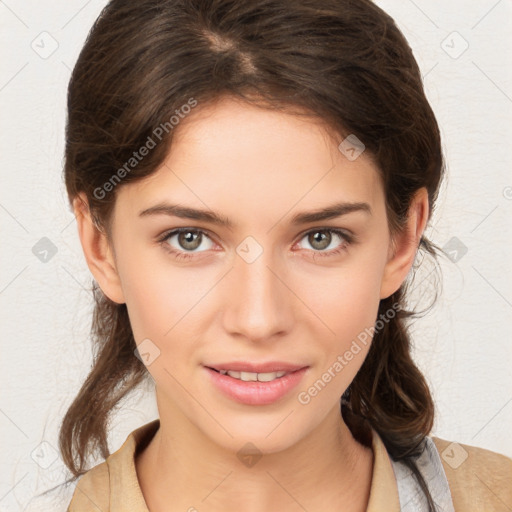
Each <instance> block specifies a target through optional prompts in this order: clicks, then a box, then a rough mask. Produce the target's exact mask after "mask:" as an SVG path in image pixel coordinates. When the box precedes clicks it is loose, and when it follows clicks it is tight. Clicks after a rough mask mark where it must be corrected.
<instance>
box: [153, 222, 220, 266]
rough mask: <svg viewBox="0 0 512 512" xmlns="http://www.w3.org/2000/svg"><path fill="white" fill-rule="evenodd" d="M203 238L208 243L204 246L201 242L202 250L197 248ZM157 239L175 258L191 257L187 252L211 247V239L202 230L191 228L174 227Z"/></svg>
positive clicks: (205, 249)
mask: <svg viewBox="0 0 512 512" xmlns="http://www.w3.org/2000/svg"><path fill="white" fill-rule="evenodd" d="M205 240H208V241H209V243H208V244H206V247H204V244H203V250H198V249H199V247H201V244H202V243H203V242H204V241H205ZM158 241H159V242H160V243H161V244H162V245H163V246H164V248H165V249H166V250H168V251H170V252H171V253H173V254H174V255H175V256H176V257H177V258H184V259H186V258H190V257H191V255H190V254H187V253H196V252H205V251H207V250H209V249H211V248H212V247H213V242H212V240H211V239H210V237H209V236H208V235H207V234H206V233H205V232H204V231H202V230H200V229H192V228H180V229H175V230H174V231H171V232H168V233H165V234H164V235H163V236H162V237H161V238H160V239H159V240H158ZM173 242H174V243H173Z"/></svg>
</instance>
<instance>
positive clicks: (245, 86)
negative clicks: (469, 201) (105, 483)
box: [60, 0, 444, 509]
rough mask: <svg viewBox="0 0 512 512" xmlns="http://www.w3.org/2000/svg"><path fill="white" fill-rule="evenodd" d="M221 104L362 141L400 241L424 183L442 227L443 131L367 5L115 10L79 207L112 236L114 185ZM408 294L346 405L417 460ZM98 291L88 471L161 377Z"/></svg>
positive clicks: (316, 1) (97, 72)
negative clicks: (193, 112)
mask: <svg viewBox="0 0 512 512" xmlns="http://www.w3.org/2000/svg"><path fill="white" fill-rule="evenodd" d="M222 95H232V96H235V97H238V98H241V99H243V100H245V101H247V102H250V103H251V104H258V105H260V106H261V107H262V108H270V109H279V110H282V111H284V112H293V111H296V112H294V113H297V114H300V113H301V112H307V113H310V114H311V115H315V116H318V117H319V118H320V119H322V120H324V121H325V123H326V125H327V126H329V127H330V128H331V129H332V133H335V134H336V135H337V136H338V139H337V140H338V143H339V142H341V140H342V138H343V137H345V136H347V135H348V134H355V135H356V136H357V137H358V138H359V139H360V140H361V141H363V143H364V144H365V146H366V151H367V152H368V154H370V155H371V156H373V158H374V159H375V161H376V162H377V164H378V167H379V169H380V171H381V174H382V182H383V186H384V191H385V199H386V209H387V216H388V223H389V229H390V233H391V234H392V235H393V234H396V233H398V232H399V231H400V229H401V228H402V227H403V225H404V223H405V221H406V218H407V212H408V208H409V205H410V203H411V199H412V197H413V195H414V193H415V192H416V191H417V190H418V189H420V188H421V187H426V189H427V191H428V198H429V205H430V212H429V219H430V216H431V213H432V209H433V206H434V203H435V201H436V198H437V194H438V189H439V185H440V182H441V179H442V176H443V173H444V160H443V155H442V150H441V141H440V133H439V129H438V125H437V122H436V119H435V116H434V114H433V112H432V109H431V107H430V105H429V103H428V101H427V99H426V97H425V93H424V90H423V85H422V79H421V74H420V71H419V69H418V65H417V63H416V61H415V59H414V57H413V54H412V51H411V48H410V47H409V45H408V43H407V41H406V39H405V38H404V36H403V35H402V33H401V32H400V30H399V29H398V28H397V26H396V24H395V23H394V21H393V19H392V18H391V17H390V16H388V15H387V14H386V13H385V12H383V11H382V10H381V9H380V8H379V7H377V6H376V5H374V4H373V3H372V2H370V1H369V0H343V1H342V0H294V1H293V2H290V1H285V0H251V1H247V2H242V1H238V0H211V1H204V0H139V1H137V2H128V1H122V0H112V1H111V2H109V4H108V5H107V6H106V7H105V8H104V9H103V11H102V12H101V14H100V16H99V17H98V19H97V20H96V22H95V23H94V26H93V27H92V29H91V31H90V33H89V35H88V37H87V40H86V42H85V45H84V47H83V49H82V51H81V53H80V56H79V58H78V61H77V63H76V65H75V68H74V70H73V73H72V76H71V80H70V83H69V90H68V120H67V126H66V150H65V168H64V175H65V183H66V187H67V192H68V195H69V199H70V200H71V201H72V200H73V199H74V198H75V197H76V196H77V194H78V193H79V192H84V193H85V195H86V197H87V200H88V204H89V208H90V211H91V213H92V215H93V216H94V219H95V220H96V222H97V226H98V229H104V230H105V232H106V233H107V234H109V233H110V221H111V213H112V209H113V206H114V202H115V194H116V190H117V188H116V187H115V186H109V187H107V186H106V184H107V183H111V184H112V183H113V181H112V180H113V178H114V174H116V172H117V177H118V178H121V177H122V179H119V180H117V178H116V180H117V181H116V182H115V183H114V184H113V185H117V187H121V186H123V185H125V184H128V183H130V182H134V181H136V180H140V179H142V178H144V177H147V176H149V175H150V174H151V173H153V172H154V171H155V170H156V169H157V167H158V166H159V165H160V164H161V163H162V162H163V160H164V159H165V157H166V155H167V154H168V151H169V149H170V147H171V145H172V144H171V143H172V139H173V133H174V132H173V129H174V125H173V123H172V122H170V121H169V120H170V119H171V116H173V115H175V114H180V113H184V112H186V109H185V108H184V105H187V104H188V105H192V104H193V102H196V104H199V105H206V104H208V103H211V102H214V101H215V100H216V99H218V98H220V97H221V96H222ZM191 100H192V101H191ZM179 117H180V118H181V117H183V116H181V115H179ZM176 119H177V117H176ZM159 127H160V129H159V131H158V128H159ZM162 127H163V128H162ZM155 133H158V134H159V137H156V136H155ZM149 138H151V139H152V140H154V139H156V138H158V139H159V140H158V141H156V142H157V143H156V144H155V146H154V147H153V148H152V149H151V150H150V151H149V153H148V154H147V156H145V157H144V158H143V159H140V161H139V160H137V162H133V161H131V160H130V159H131V158H132V156H133V152H134V150H137V149H138V148H140V147H142V146H143V145H145V144H147V143H148V140H149ZM127 162H131V164H130V165H129V166H127V165H126V164H127ZM132 164H133V165H132ZM121 169H124V170H125V172H120V170H121ZM118 182H119V183H118ZM107 189H108V193H107ZM419 249H422V250H425V251H426V252H427V253H428V254H430V255H431V256H433V257H434V260H435V257H436V252H437V250H438V248H437V247H436V246H435V245H434V244H432V243H431V242H429V241H428V240H427V239H426V238H425V236H423V237H422V238H421V242H420V247H419ZM408 285H409V283H407V282H405V283H404V284H403V285H402V287H401V288H400V289H399V290H398V291H397V292H396V293H394V294H393V295H391V296H390V297H388V298H387V299H384V300H382V301H381V303H380V306H379V315H381V314H385V313H386V311H389V310H390V309H391V308H392V307H393V304H398V305H399V306H400V307H399V308H398V311H396V315H395V316H394V317H393V318H392V319H390V320H389V321H387V322H386V323H385V325H384V328H383V329H381V330H378V331H376V333H375V335H374V338H373V342H372V345H371V348H370V351H369V353H368V355H367V357H366V359H365V361H364V363H363V365H362V367H361V369H360V371H359V372H358V374H357V375H356V377H355V379H354V380H353V382H352V383H351V385H350V387H349V389H348V390H347V391H346V393H345V394H344V397H343V401H342V403H343V404H344V407H343V410H342V413H343V415H344V417H345V418H346V419H347V422H348V424H349V426H352V427H351V428H352V429H353V430H354V435H359V436H362V434H361V430H360V428H359V427H356V425H359V423H357V418H359V421H363V422H364V423H366V424H367V425H371V427H372V428H374V429H375V430H376V431H377V432H378V433H379V435H380V436H381V438H382V439H383V441H384V443H385V445H386V448H387V449H388V451H389V452H390V454H391V455H392V456H393V457H394V458H395V459H400V460H403V461H404V462H406V463H407V461H408V460H410V457H411V456H412V455H414V454H415V453H418V450H419V449H420V448H421V445H422V441H423V439H424V437H425V436H426V435H427V434H428V433H429V432H430V430H431V428H432V425H433V417H434V405H433V401H432V398H431V395H430V392H429V389H428V386H427V384H426V381H425V379H424V377H423V375H422V374H421V373H420V371H419V370H418V368H417V367H416V365H415V364H414V362H413V360H412V358H411V355H410V338H409V335H408V332H407V328H406V324H405V320H406V318H407V317H410V316H413V315H415V314H416V313H414V312H412V311H407V310H406V309H405V307H404V299H405V297H406V288H407V286H408ZM93 290H94V296H95V300H96V304H95V311H94V317H93V323H92V335H93V338H94V343H95V347H96V352H95V357H94V366H93V368H92V370H91V372H90V374H89V376H88V377H87V380H86V381H85V383H84V385H83V387H82V388H81V390H80V392H79V394H78V396H77V397H76V399H75V401H74V402H73V403H72V405H71V407H70V408H69V410H68V412H67V414H66V416H65V418H64V420H63V423H62V427H61V431H60V448H61V451H62V455H63V459H64V461H65V463H66V464H67V466H68V467H69V468H70V470H71V472H72V473H73V474H74V475H75V476H78V475H80V474H82V473H84V472H85V470H86V467H87V461H88V458H89V457H90V456H91V455H92V454H94V453H97V452H99V453H101V455H102V456H103V457H107V456H108V454H109V450H108V444H107V432H106V430H107V425H108V419H109V415H110V413H111V411H112V410H113V408H114V407H115V406H116V405H118V404H119V402H120V400H121V399H122V398H123V397H125V396H126V395H127V394H128V393H129V392H130V391H131V390H133V389H134V388H135V387H136V386H137V385H138V384H139V383H141V381H142V380H143V379H144V378H145V376H146V375H147V372H146V369H145V367H144V365H143V364H142V363H141V362H140V361H139V359H137V358H136V357H134V349H135V341H134V338H133V334H132V331H131V328H130V324H129V319H128V314H127V309H126V305H125V304H116V303H114V302H112V301H111V300H109V299H108V298H107V297H105V296H104V295H103V294H102V292H101V290H99V289H98V287H97V285H96V284H95V283H94V281H93ZM413 470H414V468H413ZM415 474H416V475H417V477H418V479H419V480H420V483H421V485H422V486H423V488H424V489H425V486H424V482H423V480H422V478H421V475H419V473H418V472H417V471H415ZM427 496H428V499H429V503H430V506H431V507H432V509H433V502H432V499H431V497H430V496H429V494H428V491H427Z"/></svg>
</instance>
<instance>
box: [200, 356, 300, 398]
mask: <svg viewBox="0 0 512 512" xmlns="http://www.w3.org/2000/svg"><path fill="white" fill-rule="evenodd" d="M215 367H217V368H218V369H217V368H214V367H212V366H204V369H205V374H206V375H207V376H208V378H209V379H210V382H211V383H212V384H213V385H214V388H215V389H217V390H218V391H220V392H221V393H222V394H223V395H224V396H226V397H228V398H230V399H232V400H234V401H236V402H239V403H242V404H246V405H269V404H272V403H274V402H277V401H279V400H281V399H284V397H286V396H289V393H290V392H291V391H292V389H294V388H295V387H297V386H298V385H299V383H300V382H301V380H302V379H303V378H304V376H305V374H306V373H307V371H308V367H307V366H302V365H296V364H290V363H283V362H278V361H273V362H268V363H260V364H256V363H247V362H240V361H238V362H234V361H233V362H231V363H225V364H224V363H223V364H218V365H215ZM224 368H225V369H224ZM233 368H241V369H242V370H240V371H235V370H233ZM279 368H281V370H279ZM243 369H246V370H259V371H257V372H255V371H249V372H245V371H243ZM273 369H277V370H274V372H272V371H269V370H273ZM261 370H265V371H261ZM279 371H281V372H286V373H285V374H284V375H281V376H279V377H278V375H280V373H278V372H279ZM224 372H226V374H225V373H224ZM230 374H231V375H230ZM254 377H257V378H256V379H255V378H254Z"/></svg>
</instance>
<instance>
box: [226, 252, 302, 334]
mask: <svg viewBox="0 0 512 512" xmlns="http://www.w3.org/2000/svg"><path fill="white" fill-rule="evenodd" d="M226 277H227V280H226V283H225V290H224V292H225V295H224V299H225V300H224V305H225V307H224V316H223V320H224V328H225V329H226V331H227V332H228V333H230V334H231V335H233V336H239V337H240V336H241V337H245V338H247V339H249V340H252V341H259V342H262V341H265V340H272V339H274V341H275V337H277V336H283V335H284V334H285V333H287V332H289V331H290V330H291V327H292V323H293V311H292V308H293V304H292V300H293V293H292V292H291V291H290V289H289V287H288V286H287V283H286V280H287V278H286V271H285V270H284V269H283V267H282V266H278V265H277V263H276V262H275V261H272V258H271V251H265V250H263V252H262V254H260V256H259V257H258V258H257V259H256V260H254V261H252V262H250V260H248V261H246V260H245V259H244V258H243V257H239V256H238V255H237V256H236V258H235V260H234V267H233V268H232V270H231V272H229V274H228V276H226Z"/></svg>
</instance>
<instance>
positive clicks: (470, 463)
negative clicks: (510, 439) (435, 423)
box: [432, 437, 512, 512]
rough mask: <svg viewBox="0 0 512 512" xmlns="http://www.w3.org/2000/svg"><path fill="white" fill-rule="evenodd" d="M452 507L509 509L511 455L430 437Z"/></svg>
mask: <svg viewBox="0 0 512 512" xmlns="http://www.w3.org/2000/svg"><path fill="white" fill-rule="evenodd" d="M432 440H433V441H434V443H435V445H436V447H437V450H438V451H439V455H440V457H441V461H442V464H443V468H444V471H445V473H446V478H447V479H448V484H449V486H450V491H451V494H452V499H453V505H454V508H455V511H456V512H458V511H464V512H472V511H475V512H476V511H479V512H480V511H485V512H498V511H499V512H501V511H510V510H512V459H511V458H509V457H507V456H505V455H502V454H500V453H496V452H493V451H491V450H486V449H484V448H478V447H476V446H470V445H466V444H461V443H455V442H451V441H447V440H445V439H440V438H438V437H432Z"/></svg>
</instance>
